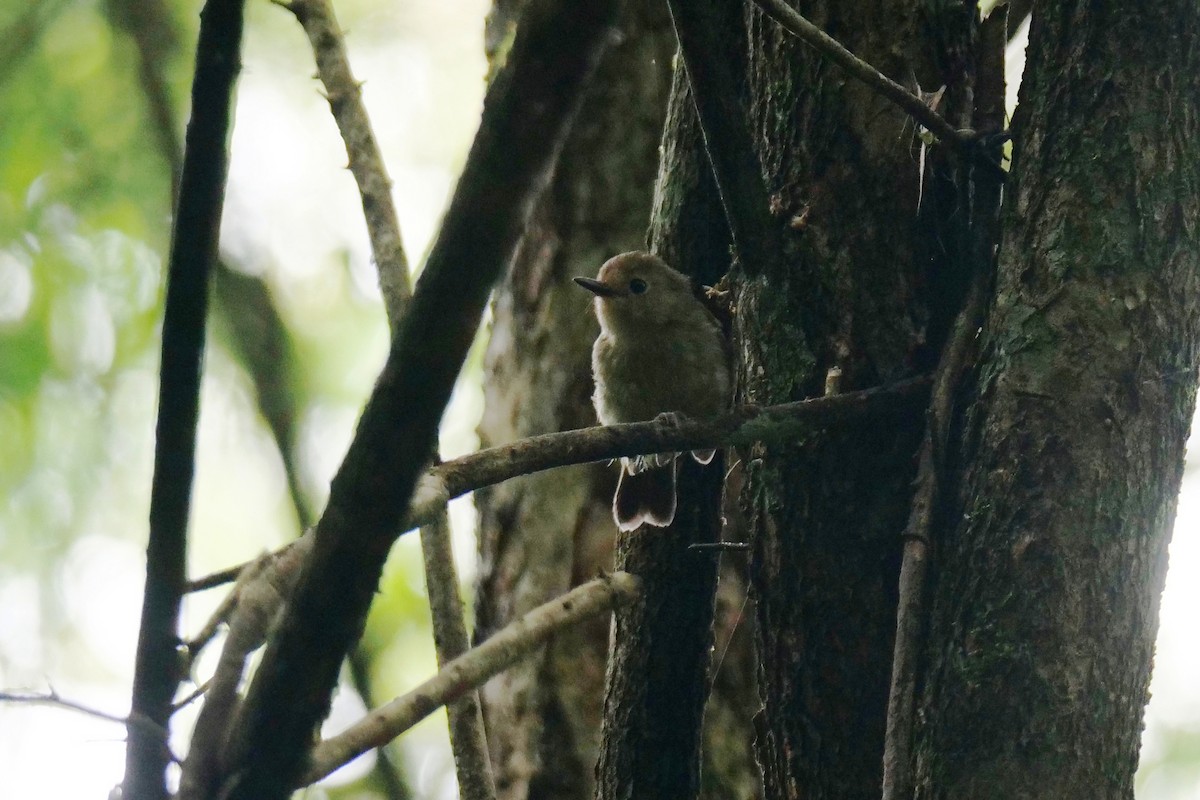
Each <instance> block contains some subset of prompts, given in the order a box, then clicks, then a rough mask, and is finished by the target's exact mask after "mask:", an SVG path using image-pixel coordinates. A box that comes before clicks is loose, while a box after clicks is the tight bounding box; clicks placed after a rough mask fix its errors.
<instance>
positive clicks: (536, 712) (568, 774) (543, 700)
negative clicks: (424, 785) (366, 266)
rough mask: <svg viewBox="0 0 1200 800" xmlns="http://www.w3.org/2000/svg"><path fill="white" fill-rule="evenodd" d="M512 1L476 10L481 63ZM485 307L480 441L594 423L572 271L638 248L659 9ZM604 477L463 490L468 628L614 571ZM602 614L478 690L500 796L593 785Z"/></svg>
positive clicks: (660, 94) (655, 110) (584, 792)
mask: <svg viewBox="0 0 1200 800" xmlns="http://www.w3.org/2000/svg"><path fill="white" fill-rule="evenodd" d="M519 5H520V3H515V2H500V3H497V5H496V7H495V8H494V9H493V11H492V14H491V16H490V17H489V20H488V40H489V49H490V50H491V53H490V55H491V56H492V58H493V60H495V58H496V57H497V56H498V55H499V54H502V53H503V50H504V44H503V42H504V39H505V37H506V36H507V35H509V33H510V32H511V26H512V25H513V24H515V23H514V20H515V12H516V9H517V7H519ZM620 29H621V34H622V36H621V39H620V41H619V42H618V43H616V44H615V45H614V46H613V47H612V48H611V49H610V51H609V52H608V54H607V56H606V57H605V59H604V61H603V62H602V64H601V66H600V69H599V72H598V73H597V75H596V78H595V80H594V82H593V84H592V87H591V90H590V91H589V94H588V96H587V97H586V98H585V101H584V106H583V108H582V109H581V112H580V114H579V115H578V117H577V118H576V121H575V125H574V127H573V129H572V132H571V136H570V138H569V139H568V141H567V143H566V144H565V146H564V150H563V153H562V156H561V157H560V160H559V163H558V167H557V170H556V173H555V177H554V180H553V181H552V182H551V183H550V185H549V186H548V187H547V188H546V189H545V190H544V192H543V194H542V196H541V199H540V200H539V202H538V204H537V206H536V207H535V210H534V212H533V216H532V218H531V221H530V224H529V226H528V227H527V229H526V231H525V235H524V238H523V240H522V243H521V245H520V248H519V250H518V252H517V254H516V256H515V258H514V260H513V263H512V266H511V270H510V274H509V278H508V280H507V281H506V282H505V283H504V284H503V285H502V286H501V287H500V288H499V289H498V290H497V293H496V297H495V301H494V303H493V306H492V331H491V339H490V342H489V345H488V350H487V355H486V356H485V359H486V361H485V364H486V375H487V378H486V381H485V410H484V416H483V420H482V422H481V423H480V426H479V433H480V439H481V443H482V445H483V446H485V447H486V446H490V445H495V444H502V443H505V442H508V441H512V440H514V439H518V438H521V437H524V436H528V435H531V434H536V433H546V432H549V431H557V430H568V429H572V428H579V427H584V426H587V425H594V424H595V423H596V418H595V414H594V412H593V410H592V404H591V391H592V379H591V366H590V363H591V362H590V358H591V344H592V341H593V340H594V339H595V338H596V333H597V326H596V321H595V317H594V315H593V314H592V309H591V302H590V295H588V293H587V292H584V291H582V290H580V289H579V287H578V286H576V285H575V284H574V283H572V282H571V278H572V277H573V276H576V275H587V276H591V275H595V273H596V271H597V270H598V269H599V267H600V265H601V264H602V263H603V262H604V260H605V259H607V258H608V257H609V256H612V255H616V254H617V253H619V252H622V251H624V250H633V249H639V248H641V247H642V246H643V238H644V236H645V230H646V220H647V218H648V216H649V212H650V198H651V193H652V190H653V185H654V171H655V167H656V164H657V161H658V155H657V153H658V144H659V137H660V135H661V131H662V119H663V114H664V109H665V107H666V98H667V89H668V86H669V84H670V74H671V59H672V56H673V54H674V40H673V37H672V34H671V31H670V22H669V20H668V18H667V13H666V8H665V7H664V6H661V5H660V4H657V3H631V4H629V8H628V10H627V11H626V13H625V16H624V19H623V21H622V23H621V26H620ZM615 483H616V475H615V472H613V471H612V470H611V469H609V468H606V467H605V466H603V465H590V466H581V467H571V468H567V469H560V470H555V471H553V472H548V473H539V474H536V475H530V476H527V477H524V478H520V479H518V480H513V481H508V482H506V483H504V484H501V485H499V486H495V487H492V488H490V489H488V490H487V491H483V492H479V493H477V494H476V504H477V506H478V508H479V520H480V577H479V593H478V601H477V603H478V608H477V622H476V638H477V639H478V640H482V639H486V638H487V637H488V636H489V635H490V634H491V633H492V632H494V631H496V630H498V629H499V628H501V627H503V626H504V625H505V624H506V623H508V622H510V621H511V620H513V619H515V618H517V617H519V616H520V615H522V614H523V613H525V612H526V611H528V610H529V609H531V608H533V607H535V606H537V605H539V604H541V603H543V602H546V601H548V600H550V599H552V598H554V597H556V596H558V595H560V594H562V593H563V592H565V591H566V590H567V589H569V588H570V587H572V586H575V585H577V584H579V583H581V582H584V581H586V580H588V579H590V578H592V577H594V576H595V575H596V574H597V572H598V571H600V570H607V569H611V568H612V563H613V554H612V548H613V535H614V532H615V525H614V523H613V521H612V514H611V511H610V507H611V503H612V495H613V490H614V487H615ZM608 635H609V624H608V621H607V620H596V621H595V622H593V623H589V624H587V625H585V626H583V627H580V628H578V629H576V630H573V631H571V632H569V633H567V634H564V635H560V636H558V637H557V638H556V639H555V640H554V641H553V642H552V643H551V644H550V645H549V646H548V647H547V648H546V649H545V650H544V651H543V652H542V653H541V654H539V655H538V656H537V657H535V658H532V659H529V660H527V661H526V662H524V663H522V664H520V665H517V666H515V667H514V668H512V669H511V670H509V671H507V672H506V673H504V674H503V675H500V676H498V677H497V678H495V679H493V680H492V681H491V682H489V683H488V684H487V685H486V686H485V687H484V689H483V691H482V698H483V701H484V709H485V714H486V718H487V725H488V729H489V731H492V732H494V733H493V734H492V735H490V736H489V743H490V746H491V750H492V762H493V766H494V769H495V777H496V788H497V796H498V797H499V798H501V800H523V799H524V798H556V799H557V798H561V799H562V800H583V798H590V797H591V795H592V791H593V784H594V776H593V772H592V770H593V765H594V764H595V763H596V758H597V755H598V749H599V741H600V712H601V699H602V696H603V691H602V688H603V683H604V669H605V660H606V657H607V652H608Z"/></svg>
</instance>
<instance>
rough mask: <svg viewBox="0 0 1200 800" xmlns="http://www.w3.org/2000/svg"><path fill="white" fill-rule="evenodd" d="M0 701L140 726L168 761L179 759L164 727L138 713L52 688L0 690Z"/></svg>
mask: <svg viewBox="0 0 1200 800" xmlns="http://www.w3.org/2000/svg"><path fill="white" fill-rule="evenodd" d="M0 703H15V704H18V705H39V706H53V707H54V708H61V709H64V710H66V711H75V712H77V713H80V714H84V715H86V716H89V717H93V718H95V719H99V720H104V721H105V722H113V723H116V724H118V725H124V726H125V727H126V729H129V728H134V727H137V728H142V729H144V730H145V731H146V733H147V735H149V736H152V737H153V738H154V740H155V741H157V742H158V743H159V747H161V748H162V749H163V751H164V758H166V759H167V761H170V762H178V761H179V759H178V758H177V757H176V756H175V754H174V753H172V752H171V751H170V749H169V748H168V747H167V744H166V742H167V732H166V729H165V728H162V727H160V726H159V725H157V724H156V723H155V722H154V721H153V720H150V719H147V718H146V717H143V716H141V715H140V714H130V715H129V716H127V717H126V716H121V715H120V714H113V713H111V712H108V711H101V710H100V709H98V708H96V707H94V706H89V705H87V704H86V703H80V702H78V701H75V700H68V699H67V698H65V697H63V696H62V695H60V694H59V693H58V692H57V691H55V690H54V689H51V690H50V691H48V692H21V691H0Z"/></svg>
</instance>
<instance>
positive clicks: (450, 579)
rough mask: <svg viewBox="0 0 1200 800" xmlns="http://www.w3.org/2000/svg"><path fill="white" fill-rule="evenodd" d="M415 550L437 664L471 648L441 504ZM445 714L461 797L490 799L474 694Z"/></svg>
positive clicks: (490, 786)
mask: <svg viewBox="0 0 1200 800" xmlns="http://www.w3.org/2000/svg"><path fill="white" fill-rule="evenodd" d="M421 552H422V553H423V554H424V557H425V589H426V594H428V595H429V613H430V616H431V617H432V619H433V643H434V647H435V648H436V650H437V661H438V666H439V667H442V668H444V667H445V666H446V665H447V664H448V663H449V662H451V661H453V660H454V659H456V658H458V657H459V656H461V655H462V654H463V653H465V652H467V650H468V649H470V647H471V642H470V639H469V638H468V636H467V626H466V623H465V621H464V617H463V602H462V598H461V597H460V596H459V594H458V572H457V570H456V569H455V568H454V549H453V543H452V542H451V529H450V516H449V514H447V513H446V509H445V507H443V508H442V510H441V512H440V513H438V514H437V517H436V518H435V519H434V521H433V522H431V523H429V524H428V525H422V526H421ZM446 713H447V715H448V716H449V722H450V748H451V750H452V751H453V753H454V766H455V769H456V770H457V772H458V790H459V795H460V796H461V798H462V800H494V798H495V797H496V782H495V779H494V778H493V777H492V765H491V762H490V761H489V759H488V746H487V737H486V736H485V735H484V729H483V708H482V706H481V705H480V703H479V692H477V691H475V690H471V691H469V692H465V693H463V695H462V696H461V697H459V698H458V699H457V700H454V701H453V702H451V703H450V704H449V705H448V706H447V708H446Z"/></svg>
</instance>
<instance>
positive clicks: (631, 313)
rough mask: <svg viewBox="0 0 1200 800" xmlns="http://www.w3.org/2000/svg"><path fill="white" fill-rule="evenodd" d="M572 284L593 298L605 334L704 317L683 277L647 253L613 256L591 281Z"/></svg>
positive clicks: (576, 279) (583, 280)
mask: <svg viewBox="0 0 1200 800" xmlns="http://www.w3.org/2000/svg"><path fill="white" fill-rule="evenodd" d="M575 282H576V283H577V284H579V285H580V286H582V287H583V288H584V289H587V290H588V291H589V292H591V293H592V294H594V295H595V296H596V316H597V318H599V320H600V326H601V327H602V328H604V329H605V330H607V331H612V330H630V329H634V330H637V329H653V328H656V327H661V326H669V325H672V324H673V323H674V322H676V321H678V320H679V319H680V318H681V317H684V316H686V315H689V314H696V313H697V312H699V313H707V312H706V311H705V310H704V308H703V306H701V305H700V303H699V302H697V300H696V298H695V296H694V295H693V294H692V285H691V282H690V281H689V280H688V279H687V277H686V276H684V275H683V274H682V273H679V272H676V271H675V270H673V269H671V267H669V266H667V263H666V262H665V261H663V260H662V259H661V258H659V257H658V256H656V255H653V254H651V253H643V252H638V251H634V252H630V253H622V254H621V255H619V256H613V257H612V258H610V259H609V260H608V261H606V262H604V266H602V267H600V272H599V273H597V275H596V277H595V278H575Z"/></svg>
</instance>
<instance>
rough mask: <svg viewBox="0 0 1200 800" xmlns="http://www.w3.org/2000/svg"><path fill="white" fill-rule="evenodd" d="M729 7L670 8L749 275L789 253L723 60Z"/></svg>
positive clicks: (677, 2) (676, 0) (680, 0)
mask: <svg viewBox="0 0 1200 800" xmlns="http://www.w3.org/2000/svg"><path fill="white" fill-rule="evenodd" d="M723 5H724V4H722V3H719V2H712V0H707V1H705V2H684V0H669V1H668V3H667V6H668V8H669V9H670V11H671V22H672V24H673V25H674V26H675V36H676V38H677V39H678V40H679V52H680V55H681V56H682V58H683V63H684V67H685V68H686V70H687V76H688V84H689V86H690V87H691V96H692V102H693V103H694V104H695V106H696V116H697V118H698V119H699V121H700V130H701V134H702V136H703V138H704V150H705V152H706V153H707V154H708V161H709V163H710V164H711V166H712V171H713V176H714V178H715V179H716V184H717V195H718V196H719V197H720V199H721V206H722V208H723V209H724V211H725V219H726V221H727V222H728V224H729V231H730V235H731V236H732V238H733V246H734V251H735V252H736V254H737V258H738V262H739V263H740V264H741V266H742V268H743V269H745V270H747V271H750V272H759V271H761V270H763V269H764V265H765V264H766V263H767V262H768V259H774V258H777V257H778V256H779V254H781V253H782V252H783V244H782V242H781V240H780V237H779V229H778V226H776V225H775V224H774V222H773V220H772V219H771V213H770V207H771V204H770V199H769V197H768V194H767V186H766V183H765V182H764V181H763V171H762V164H761V163H760V162H759V160H758V156H757V155H756V154H755V152H754V143H753V141H752V140H751V138H750V129H749V128H748V127H747V125H746V112H745V110H744V109H743V108H742V106H741V104H740V103H739V102H738V95H739V92H738V90H737V83H736V81H735V80H734V77H733V72H732V70H731V68H730V64H729V60H728V59H726V58H722V57H720V53H721V44H720V38H719V37H718V35H717V31H718V30H719V29H720V28H721V27H722V25H723V24H724V21H723V20H722V19H720V13H719V8H720V7H721V6H723Z"/></svg>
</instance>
